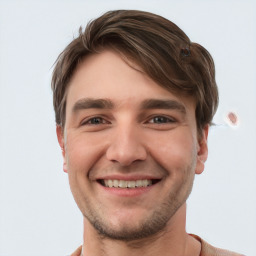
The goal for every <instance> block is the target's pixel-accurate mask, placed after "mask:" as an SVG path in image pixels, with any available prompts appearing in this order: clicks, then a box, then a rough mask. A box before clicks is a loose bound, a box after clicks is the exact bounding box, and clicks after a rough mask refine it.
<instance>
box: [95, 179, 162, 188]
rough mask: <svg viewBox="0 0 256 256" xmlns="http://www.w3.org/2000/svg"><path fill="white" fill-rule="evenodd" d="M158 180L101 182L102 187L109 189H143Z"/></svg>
mask: <svg viewBox="0 0 256 256" xmlns="http://www.w3.org/2000/svg"><path fill="white" fill-rule="evenodd" d="M158 181H159V180H101V181H100V183H101V184H102V185H103V186H104V187H109V188H130V189H133V188H143V187H149V186H152V185H153V184H155V183H157V182H158Z"/></svg>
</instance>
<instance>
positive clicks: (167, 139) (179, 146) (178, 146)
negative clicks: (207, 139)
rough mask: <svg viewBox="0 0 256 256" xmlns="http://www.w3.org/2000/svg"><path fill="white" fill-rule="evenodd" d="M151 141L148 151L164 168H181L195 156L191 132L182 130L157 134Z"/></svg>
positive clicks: (194, 142)
mask: <svg viewBox="0 0 256 256" xmlns="http://www.w3.org/2000/svg"><path fill="white" fill-rule="evenodd" d="M148 141H151V145H150V146H149V147H150V151H151V154H152V156H153V157H155V158H156V160H158V161H159V162H160V163H161V165H162V166H163V167H164V168H166V169H167V170H168V169H169V168H183V167H185V166H188V165H191V162H192V161H194V158H195V157H196V141H195V139H194V138H193V136H192V134H191V133H184V132H182V131H180V132H179V131H177V132H172V133H169V134H159V135H158V136H157V137H155V139H154V140H152V139H151V140H148Z"/></svg>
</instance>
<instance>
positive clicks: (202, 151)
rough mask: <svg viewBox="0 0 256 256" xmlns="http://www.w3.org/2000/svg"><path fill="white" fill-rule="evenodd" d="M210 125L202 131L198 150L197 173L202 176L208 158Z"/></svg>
mask: <svg viewBox="0 0 256 256" xmlns="http://www.w3.org/2000/svg"><path fill="white" fill-rule="evenodd" d="M208 131H209V125H206V126H205V128H204V129H203V131H202V134H201V136H200V138H199V139H198V149H197V166H196V170H195V173H196V174H201V173H202V172H203V171H204V164H205V162H206V160H207V157H208V145H207V138H208Z"/></svg>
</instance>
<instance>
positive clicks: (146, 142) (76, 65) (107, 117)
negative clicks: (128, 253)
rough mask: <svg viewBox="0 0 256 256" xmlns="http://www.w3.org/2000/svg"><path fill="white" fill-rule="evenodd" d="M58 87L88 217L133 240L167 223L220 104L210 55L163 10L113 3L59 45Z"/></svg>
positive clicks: (111, 234)
mask: <svg viewBox="0 0 256 256" xmlns="http://www.w3.org/2000/svg"><path fill="white" fill-rule="evenodd" d="M52 89H53V93H54V95H53V97H54V108H55V113H56V123H57V134H58V140H59V143H60V145H61V147H62V150H63V157H64V170H65V171H66V172H68V174H69V181H70V186H71V190H72V193H73V195H74V198H75V200H76V202H77V204H78V206H79V208H80V210H81V212H82V213H83V215H84V217H85V221H87V223H88V225H91V226H93V227H94V229H95V230H97V231H98V232H99V233H100V234H101V235H104V236H106V237H108V238H112V239H119V240H126V241H127V240H134V239H138V238H144V237H147V236H150V235H153V234H156V233H158V232H160V231H162V230H164V229H165V228H166V227H167V226H168V225H169V224H170V222H171V220H172V217H173V216H175V215H177V214H176V213H177V212H178V211H179V209H183V208H182V206H183V205H184V203H185V201H186V199H187V198H188V196H189V194H190V191H191V189H192V184H193V179H194V174H196V173H197V174H199V173H201V172H202V171H203V169H204V161H205V160H206V158H207V145H206V139H207V131H208V126H209V125H210V124H211V121H212V118H213V115H214V113H215V111H216V108H217V103H218V93H217V87H216V83H215V78H214V64H213V60H212V58H211V56H210V54H209V53H208V52H207V51H206V50H205V49H204V48H203V47H202V46H200V45H198V44H195V43H191V42H190V41H189V39H188V37H187V36H186V35H185V33H184V32H183V31H182V30H180V29H179V28H178V27H177V26H176V25H175V24H173V23H172V22H170V21H169V20H166V19H164V18H162V17H160V16H157V15H155V14H151V13H146V12H140V11H113V12H108V13H106V14H104V15H102V16H101V17H99V18H98V19H96V20H94V21H92V22H90V24H89V25H88V26H87V27H86V29H85V31H82V29H80V31H79V36H78V37H77V38H76V39H74V40H73V41H72V42H71V43H70V44H69V45H68V46H67V48H66V49H65V50H64V51H63V52H62V53H61V54H60V56H59V57H58V59H57V62H56V66H55V69H54V72H53V78H52ZM174 222H175V223H176V222H177V221H174ZM168 223H169V224H168ZM87 229H88V228H87Z"/></svg>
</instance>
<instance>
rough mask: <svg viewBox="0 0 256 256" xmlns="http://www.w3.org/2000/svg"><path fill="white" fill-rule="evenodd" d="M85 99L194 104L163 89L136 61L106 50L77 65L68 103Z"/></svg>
mask: <svg viewBox="0 0 256 256" xmlns="http://www.w3.org/2000/svg"><path fill="white" fill-rule="evenodd" d="M83 98H93V99H97V98H107V99H111V100H114V101H115V102H116V103H118V102H119V103H125V102H127V103H129V102H130V103H131V104H136V102H137V103H138V102H140V101H142V100H145V98H150V99H151V98H152V99H154V98H156V99H159V98H161V99H163V100H165V99H166V100H167V99H173V100H176V101H180V102H183V103H184V105H187V104H189V105H191V104H192V105H193V104H194V100H193V99H192V98H190V97H184V96H181V95H177V94H175V95H174V94H173V93H171V92H170V91H169V90H167V89H165V88H163V87H162V86H160V85H159V84H157V83H156V82H155V81H153V80H152V79H151V78H150V77H149V76H147V75H146V74H145V72H143V71H142V70H141V68H140V67H139V66H138V65H136V64H135V63H133V62H131V61H129V60H128V59H124V57H123V56H122V57H121V56H120V55H119V54H118V53H115V52H113V51H110V50H106V51H104V52H101V53H99V54H92V55H89V56H88V57H86V58H85V59H84V60H83V61H82V62H81V63H80V64H79V65H78V67H77V69H76V71H75V72H74V75H73V77H72V79H71V81H70V84H69V88H68V91H67V105H69V107H70V105H71V104H74V103H75V102H77V101H79V100H81V99H83Z"/></svg>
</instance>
